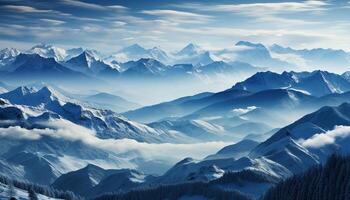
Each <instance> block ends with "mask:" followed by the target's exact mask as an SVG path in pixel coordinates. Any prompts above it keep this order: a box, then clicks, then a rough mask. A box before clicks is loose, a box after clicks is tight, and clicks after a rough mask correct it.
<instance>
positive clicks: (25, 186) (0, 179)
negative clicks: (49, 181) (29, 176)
mask: <svg viewBox="0 0 350 200" xmlns="http://www.w3.org/2000/svg"><path fill="white" fill-rule="evenodd" d="M0 183H2V184H5V185H8V186H9V187H12V186H13V187H16V188H19V189H22V190H25V191H28V192H34V193H36V194H42V195H45V196H47V197H51V198H56V199H65V200H80V199H82V198H81V197H79V196H77V195H75V194H74V193H73V192H70V191H60V190H56V189H54V188H51V187H46V186H42V185H37V184H33V183H29V182H24V181H18V180H13V179H10V178H8V177H6V176H4V175H1V174H0Z"/></svg>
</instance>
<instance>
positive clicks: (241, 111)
mask: <svg viewBox="0 0 350 200" xmlns="http://www.w3.org/2000/svg"><path fill="white" fill-rule="evenodd" d="M257 108H258V107H256V106H248V107H247V108H235V109H233V110H232V113H234V114H236V115H243V114H246V113H248V112H250V111H253V110H255V109H257Z"/></svg>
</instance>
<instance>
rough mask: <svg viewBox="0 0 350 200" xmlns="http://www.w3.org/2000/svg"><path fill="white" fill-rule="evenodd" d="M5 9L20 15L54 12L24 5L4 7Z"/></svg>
mask: <svg viewBox="0 0 350 200" xmlns="http://www.w3.org/2000/svg"><path fill="white" fill-rule="evenodd" d="M2 8H3V9H7V10H11V11H13V12H18V13H51V12H53V10H41V9H37V8H34V7H31V6H22V5H4V6H2Z"/></svg>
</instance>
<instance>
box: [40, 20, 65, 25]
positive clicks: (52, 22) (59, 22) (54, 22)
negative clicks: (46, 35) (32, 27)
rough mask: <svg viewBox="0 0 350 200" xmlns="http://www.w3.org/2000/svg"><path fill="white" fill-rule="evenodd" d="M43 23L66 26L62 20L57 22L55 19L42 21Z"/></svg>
mask: <svg viewBox="0 0 350 200" xmlns="http://www.w3.org/2000/svg"><path fill="white" fill-rule="evenodd" d="M40 20H41V21H43V22H46V23H49V24H52V25H61V24H65V23H66V22H65V21H62V20H55V19H40Z"/></svg>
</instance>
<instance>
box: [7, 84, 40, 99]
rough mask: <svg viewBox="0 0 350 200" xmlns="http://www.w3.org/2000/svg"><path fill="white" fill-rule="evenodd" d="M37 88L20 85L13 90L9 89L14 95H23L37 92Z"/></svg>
mask: <svg viewBox="0 0 350 200" xmlns="http://www.w3.org/2000/svg"><path fill="white" fill-rule="evenodd" d="M37 91H38V90H37V89H36V88H34V87H27V86H20V87H18V88H16V89H15V90H13V91H11V92H10V93H11V94H13V95H14V96H15V95H16V96H19V97H20V96H24V95H28V94H33V93H35V92H37Z"/></svg>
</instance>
